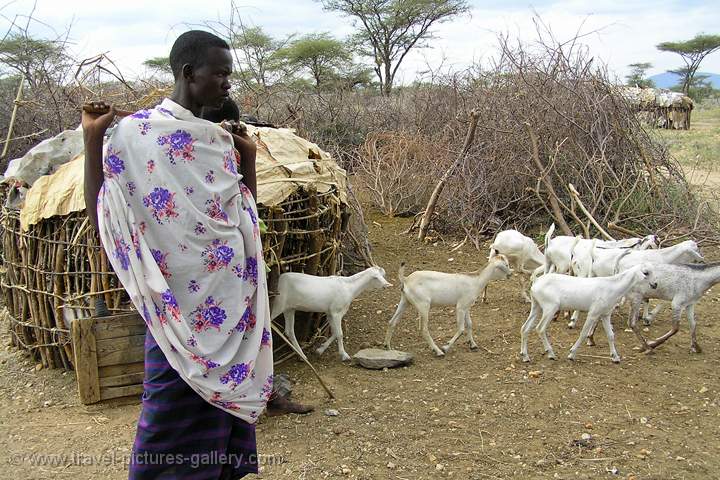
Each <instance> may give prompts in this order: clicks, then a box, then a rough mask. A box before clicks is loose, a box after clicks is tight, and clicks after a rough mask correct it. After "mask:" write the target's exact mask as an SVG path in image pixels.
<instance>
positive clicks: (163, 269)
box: [150, 248, 172, 278]
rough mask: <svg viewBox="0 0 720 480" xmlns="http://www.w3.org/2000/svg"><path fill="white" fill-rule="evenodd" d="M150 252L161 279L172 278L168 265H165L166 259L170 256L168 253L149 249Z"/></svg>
mask: <svg viewBox="0 0 720 480" xmlns="http://www.w3.org/2000/svg"><path fill="white" fill-rule="evenodd" d="M150 252H151V253H152V256H153V258H154V259H155V263H157V266H158V268H159V269H160V273H162V275H163V277H165V278H170V277H172V273H170V269H169V268H168V265H167V258H168V256H169V255H170V253H168V252H162V251H160V250H155V249H154V248H151V249H150Z"/></svg>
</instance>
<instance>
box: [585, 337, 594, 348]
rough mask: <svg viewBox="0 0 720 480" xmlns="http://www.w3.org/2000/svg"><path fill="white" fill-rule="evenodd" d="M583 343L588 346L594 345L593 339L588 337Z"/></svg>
mask: <svg viewBox="0 0 720 480" xmlns="http://www.w3.org/2000/svg"><path fill="white" fill-rule="evenodd" d="M585 344H586V345H587V346H588V347H594V346H595V340H593V339H592V338H590V337H588V339H587V340H586V341H585Z"/></svg>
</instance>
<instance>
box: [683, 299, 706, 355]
mask: <svg viewBox="0 0 720 480" xmlns="http://www.w3.org/2000/svg"><path fill="white" fill-rule="evenodd" d="M685 315H687V318H688V325H690V352H692V353H701V352H702V348H700V345H698V343H697V337H696V336H695V328H696V327H697V323H695V305H688V306H687V310H686V311H685Z"/></svg>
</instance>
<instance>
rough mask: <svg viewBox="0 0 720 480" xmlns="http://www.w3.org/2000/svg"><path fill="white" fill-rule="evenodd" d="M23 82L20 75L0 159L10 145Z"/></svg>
mask: <svg viewBox="0 0 720 480" xmlns="http://www.w3.org/2000/svg"><path fill="white" fill-rule="evenodd" d="M24 83H25V77H23V76H22V75H21V76H20V85H18V89H17V95H16V96H15V103H14V105H13V109H12V114H11V115H10V124H9V125H8V132H7V137H6V138H5V146H4V147H3V151H2V155H0V160H2V159H4V158H5V155H7V152H8V148H9V147H10V138H12V132H13V127H14V126H15V117H16V116H17V111H18V107H19V106H20V99H21V98H22V91H23V84H24Z"/></svg>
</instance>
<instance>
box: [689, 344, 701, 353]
mask: <svg viewBox="0 0 720 480" xmlns="http://www.w3.org/2000/svg"><path fill="white" fill-rule="evenodd" d="M690 353H702V348H700V345H698V344H695V345H692V346H690Z"/></svg>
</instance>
